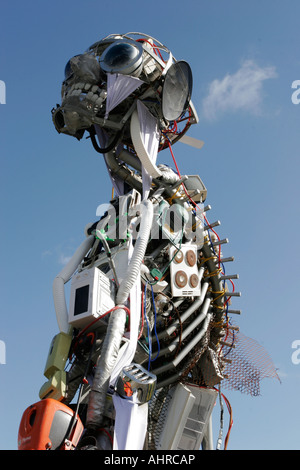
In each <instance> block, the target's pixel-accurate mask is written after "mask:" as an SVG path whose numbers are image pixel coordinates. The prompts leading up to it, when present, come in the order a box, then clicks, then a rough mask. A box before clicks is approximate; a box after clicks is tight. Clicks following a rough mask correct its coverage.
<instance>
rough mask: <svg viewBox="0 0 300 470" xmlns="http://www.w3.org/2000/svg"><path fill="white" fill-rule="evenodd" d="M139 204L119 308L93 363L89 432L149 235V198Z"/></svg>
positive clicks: (98, 414) (98, 417)
mask: <svg viewBox="0 0 300 470" xmlns="http://www.w3.org/2000/svg"><path fill="white" fill-rule="evenodd" d="M141 205H142V207H144V210H143V209H142V216H141V224H140V231H139V236H138V238H137V240H136V243H135V247H134V251H133V254H132V257H131V260H130V262H129V265H128V268H127V272H126V275H125V276H124V279H123V281H122V282H121V284H120V287H119V289H118V292H117V296H116V305H117V306H118V305H120V308H118V309H117V310H115V311H113V312H112V314H111V315H110V318H109V322H108V326H107V331H106V335H105V338H104V341H103V346H102V352H101V356H100V357H99V360H98V363H97V366H96V370H95V375H94V379H93V384H92V387H91V392H90V396H89V403H88V409H87V419H86V427H87V429H88V430H90V431H94V430H96V429H97V428H98V427H99V426H100V425H101V422H102V417H103V411H104V409H105V402H106V394H107V390H108V387H109V381H110V377H111V374H112V372H113V370H114V367H115V364H116V360H117V357H118V352H119V349H120V345H121V341H122V337H123V335H124V331H125V322H126V311H125V309H124V308H122V305H123V304H125V303H126V301H127V299H128V296H129V293H130V290H131V288H132V286H133V285H134V282H135V280H136V278H137V275H138V274H139V272H140V269H141V264H142V261H143V259H144V256H145V252H146V248H147V244H148V240H149V236H150V230H151V226H152V220H153V205H152V203H151V202H150V201H149V200H144V201H142V203H141Z"/></svg>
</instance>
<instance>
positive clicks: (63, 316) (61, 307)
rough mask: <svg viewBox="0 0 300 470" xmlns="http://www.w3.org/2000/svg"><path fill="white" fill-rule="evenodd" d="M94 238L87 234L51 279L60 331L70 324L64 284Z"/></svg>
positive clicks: (68, 327)
mask: <svg viewBox="0 0 300 470" xmlns="http://www.w3.org/2000/svg"><path fill="white" fill-rule="evenodd" d="M94 240H95V238H94V236H93V235H90V236H88V237H87V238H86V239H85V240H84V241H83V242H82V243H81V245H80V246H79V247H78V248H77V250H76V251H75V253H74V255H73V256H72V258H71V259H70V261H69V262H68V263H67V264H66V266H65V267H64V268H63V269H62V270H61V271H60V273H59V274H58V275H57V276H56V278H55V279H54V281H53V299H54V307H55V312H56V319H57V323H58V327H59V329H60V331H61V332H64V333H68V331H69V329H70V325H69V322H68V308H67V304H66V298H65V284H66V283H67V282H68V281H69V280H70V278H71V276H72V275H73V274H74V272H75V271H76V269H77V268H78V265H79V264H80V262H81V261H82V260H83V258H84V257H85V255H86V254H87V252H88V251H89V249H90V248H91V246H92V244H93V242H94Z"/></svg>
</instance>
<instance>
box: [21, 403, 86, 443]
mask: <svg viewBox="0 0 300 470" xmlns="http://www.w3.org/2000/svg"><path fill="white" fill-rule="evenodd" d="M73 416H74V411H73V410H72V409H71V408H69V407H68V406H67V405H64V404H63V403H61V402H59V401H57V400H53V399H52V398H46V399H44V400H41V401H39V402H37V403H34V404H33V405H30V406H29V407H28V408H27V409H26V410H25V411H24V413H23V416H22V419H21V423H20V427H19V433H18V449H19V450H73V449H74V448H75V447H76V445H77V444H78V441H79V439H80V436H81V434H82V432H83V429H84V427H83V424H82V422H81V420H80V418H79V416H78V415H77V417H76V421H75V424H74V426H73V428H72V432H71V434H70V435H69V431H70V426H71V424H72V418H73ZM66 437H67V440H66Z"/></svg>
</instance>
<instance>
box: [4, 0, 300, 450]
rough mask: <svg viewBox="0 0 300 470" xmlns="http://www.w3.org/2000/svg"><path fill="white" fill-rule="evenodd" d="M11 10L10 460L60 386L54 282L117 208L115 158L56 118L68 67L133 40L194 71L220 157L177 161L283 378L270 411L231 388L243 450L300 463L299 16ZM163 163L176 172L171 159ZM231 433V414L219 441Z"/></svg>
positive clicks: (50, 5)
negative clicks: (201, 198)
mask: <svg viewBox="0 0 300 470" xmlns="http://www.w3.org/2000/svg"><path fill="white" fill-rule="evenodd" d="M0 9H1V11H0V17H1V27H0V80H2V81H3V82H4V83H5V85H6V94H5V98H6V99H5V102H6V103H5V104H0V158H1V185H0V191H1V213H0V217H1V222H2V230H1V261H2V262H1V314H0V315H1V321H0V341H1V343H0V344H1V345H2V346H3V345H5V352H6V355H5V358H4V357H3V355H2V360H1V358H0V362H5V363H4V364H3V363H2V364H0V383H1V388H0V449H16V447H17V433H18V427H19V422H20V419H21V416H22V413H23V411H24V410H25V408H27V406H29V405H30V404H32V403H34V402H35V401H37V400H38V392H39V389H40V387H41V385H42V384H43V383H44V381H45V378H44V377H43V370H44V365H45V361H46V357H47V353H48V348H49V344H50V342H51V339H52V337H53V336H54V335H55V334H56V333H57V332H58V326H57V323H56V317H55V312H54V306H53V300H52V282H53V279H54V277H55V276H56V275H57V273H58V272H59V271H60V270H61V268H62V266H63V263H64V262H65V261H66V260H67V259H68V257H69V256H71V255H72V253H73V252H74V251H75V249H76V248H77V246H78V245H79V244H80V243H81V241H82V240H83V238H84V234H83V230H84V227H85V225H86V224H87V223H89V222H93V221H95V220H96V209H97V207H98V205H100V204H103V203H105V202H107V201H108V200H109V198H110V196H111V184H110V181H109V178H108V175H107V173H106V170H105V167H104V162H103V160H102V158H101V156H99V155H98V154H96V153H95V151H94V150H93V148H92V146H91V145H90V142H89V141H86V140H85V139H83V140H82V141H80V142H78V141H77V140H75V139H73V138H71V137H69V136H64V135H59V134H58V133H57V132H56V130H55V128H54V126H53V124H52V120H51V109H52V107H54V106H55V105H56V103H59V102H60V87H61V81H62V79H63V72H64V67H65V64H66V62H67V61H68V59H69V58H70V57H72V56H73V55H75V54H78V53H81V52H83V51H84V50H85V49H86V48H87V47H89V46H90V45H91V44H93V43H94V42H95V41H96V40H98V39H101V38H103V37H105V36H106V35H108V34H110V33H126V32H129V31H140V32H144V33H147V34H150V35H152V36H154V37H155V38H157V39H158V40H160V41H161V42H162V43H164V44H165V45H166V46H168V47H169V48H170V49H171V51H172V53H173V55H174V56H175V57H176V59H178V60H179V59H183V60H187V61H188V62H189V63H190V65H191V68H192V71H193V78H194V87H193V95H192V100H193V103H194V105H195V107H196V109H197V112H198V115H199V123H198V125H197V126H194V127H193V128H192V129H191V130H190V132H189V135H191V136H193V137H196V138H198V139H203V140H204V142H205V145H204V147H203V148H202V149H201V150H196V149H194V148H192V147H188V146H186V145H183V144H181V143H178V144H176V145H175V146H174V153H175V156H176V160H177V162H178V165H179V168H180V171H181V173H182V174H199V175H200V177H201V179H202V180H203V181H204V183H205V185H206V187H207V189H208V197H207V203H208V204H210V205H211V206H212V209H211V211H210V212H209V213H208V217H209V220H210V221H211V222H213V221H215V220H218V219H219V220H221V226H220V227H219V229H218V233H219V235H220V237H221V238H226V237H227V238H228V239H229V244H228V245H226V247H225V248H224V250H223V251H224V254H226V255H227V256H234V257H235V262H234V264H233V265H231V266H230V267H228V270H229V269H230V272H231V273H238V274H239V276H240V278H239V280H238V281H237V282H236V289H237V290H239V291H241V292H242V297H241V298H238V299H236V300H234V307H235V308H241V310H242V315H241V316H240V317H239V318H237V319H236V322H237V323H238V324H239V326H240V329H241V331H242V332H243V333H244V334H245V335H247V336H249V337H251V338H254V339H256V340H257V341H258V342H259V343H260V344H261V345H263V346H264V347H265V349H266V351H267V352H268V353H269V355H270V356H271V357H272V359H273V362H274V364H275V367H276V368H277V369H278V374H279V376H280V379H281V383H279V381H277V380H274V379H265V380H263V382H262V390H261V393H262V395H261V396H260V397H256V398H252V397H249V396H248V395H244V394H241V393H239V392H227V391H225V390H224V393H225V395H226V396H227V398H228V399H229V401H230V403H231V406H232V410H233V421H234V424H233V428H232V431H231V435H230V440H229V445H228V448H229V449H233V450H235V449H250V450H252V449H299V447H300V444H299V420H300V406H299V398H298V397H299V384H300V364H297V363H293V361H292V354H293V352H296V351H295V350H294V349H293V348H292V343H293V342H294V341H297V340H300V320H299V264H298V263H299V261H300V259H299V249H298V238H297V237H298V233H299V229H300V222H299V209H298V201H299V196H300V189H299V174H300V171H299V170H300V165H299V161H300V159H299V157H300V151H299V148H300V105H295V104H293V103H292V100H291V96H292V92H293V91H294V90H293V89H292V88H291V85H292V83H293V81H295V80H300V56H299V50H298V49H299V47H298V45H299V42H300V30H299V14H300V4H299V2H298V1H297V0H289V2H284V1H283V0H281V1H279V0H263V1H257V0H253V1H252V2H245V1H243V2H241V1H240V0H227V1H226V2H224V1H222V0H210V1H208V0H207V1H204V0H197V1H192V0H186V1H185V2H179V1H178V0H173V1H172V2H169V1H166V2H161V1H157V0H153V1H152V2H145V3H142V2H140V1H135V0H133V1H130V2H127V3H125V2H121V1H120V0H116V1H115V2H112V1H90V0H87V1H85V2H78V0H73V1H64V0H62V1H60V2H58V1H56V0H53V1H52V2H39V1H37V0H28V1H27V2H22V1H14V0H12V1H10V2H2V3H1V7H0ZM1 101H2V103H3V101H4V100H3V96H2V99H1V95H0V102H1ZM159 162H164V163H167V164H172V162H171V156H170V154H169V153H168V151H167V150H165V151H163V152H162V153H161V154H160V156H159ZM2 349H3V348H2ZM299 357H300V355H299ZM296 358H298V356H297V354H296ZM225 418H226V419H227V418H228V415H227V414H226V411H225ZM218 420H219V406H218V404H217V405H216V407H215V410H214V422H215V427H214V439H215V441H216V438H217V434H218ZM226 426H227V421H226V420H225V429H226Z"/></svg>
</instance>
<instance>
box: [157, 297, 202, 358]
mask: <svg viewBox="0 0 300 470" xmlns="http://www.w3.org/2000/svg"><path fill="white" fill-rule="evenodd" d="M207 302H208V306H209V303H210V298H209V297H207V299H206V300H205V303H204V304H203V307H202V309H201V312H200V315H198V316H197V317H196V318H195V320H194V321H192V322H191V323H190V324H189V325H188V326H187V327H186V328H185V329H184V330H183V332H182V334H181V336H180V338H179V337H177V338H175V339H174V340H173V341H172V342H171V343H170V344H169V345H168V346H167V347H166V348H164V349H162V350H161V351H160V352H159V356H164V355H165V354H169V353H172V352H173V351H174V350H175V349H176V348H177V345H178V343H179V341H182V340H184V339H185V338H186V337H187V336H188V335H189V334H190V333H191V332H192V331H193V330H195V329H196V328H197V327H198V326H199V324H200V323H202V322H203V320H204V319H205V317H206V315H207V312H208V308H207V306H206V303H207ZM155 356H156V353H154V354H153V356H152V357H151V358H152V359H153V358H154V357H155Z"/></svg>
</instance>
